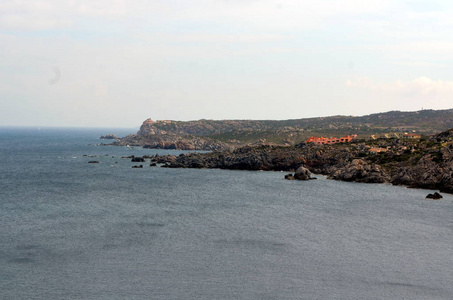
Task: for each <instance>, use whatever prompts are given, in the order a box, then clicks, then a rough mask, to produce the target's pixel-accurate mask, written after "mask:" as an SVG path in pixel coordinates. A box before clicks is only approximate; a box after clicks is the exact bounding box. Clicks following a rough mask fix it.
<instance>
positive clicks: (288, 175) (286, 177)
mask: <svg viewBox="0 0 453 300" xmlns="http://www.w3.org/2000/svg"><path fill="white" fill-rule="evenodd" d="M285 179H286V180H295V179H296V178H294V176H293V174H287V175H285Z"/></svg>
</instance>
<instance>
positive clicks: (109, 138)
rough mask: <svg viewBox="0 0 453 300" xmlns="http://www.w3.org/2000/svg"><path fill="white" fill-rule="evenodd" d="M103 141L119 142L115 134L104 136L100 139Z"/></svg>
mask: <svg viewBox="0 0 453 300" xmlns="http://www.w3.org/2000/svg"><path fill="white" fill-rule="evenodd" d="M100 139H101V140H117V139H118V137H117V136H116V135H114V134H107V135H102V136H101V137H100Z"/></svg>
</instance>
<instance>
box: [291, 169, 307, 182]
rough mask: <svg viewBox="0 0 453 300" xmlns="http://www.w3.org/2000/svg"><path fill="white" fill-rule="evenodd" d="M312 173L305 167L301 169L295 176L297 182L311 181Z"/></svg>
mask: <svg viewBox="0 0 453 300" xmlns="http://www.w3.org/2000/svg"><path fill="white" fill-rule="evenodd" d="M310 176H311V172H310V171H309V170H308V169H307V168H305V167H299V168H298V169H297V170H296V173H295V174H294V178H295V179H297V180H310Z"/></svg>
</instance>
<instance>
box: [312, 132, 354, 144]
mask: <svg viewBox="0 0 453 300" xmlns="http://www.w3.org/2000/svg"><path fill="white" fill-rule="evenodd" d="M355 138H357V134H353V135H346V136H343V137H340V138H335V137H330V138H326V137H316V136H311V137H309V138H308V139H307V140H306V141H305V142H306V143H314V144H318V145H331V144H338V143H350V142H352V141H353V140H354V139H355Z"/></svg>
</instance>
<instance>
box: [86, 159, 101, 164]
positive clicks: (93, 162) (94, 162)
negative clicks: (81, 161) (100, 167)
mask: <svg viewBox="0 0 453 300" xmlns="http://www.w3.org/2000/svg"><path fill="white" fill-rule="evenodd" d="M88 163H89V164H98V163H99V161H97V160H90V161H89V162H88Z"/></svg>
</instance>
